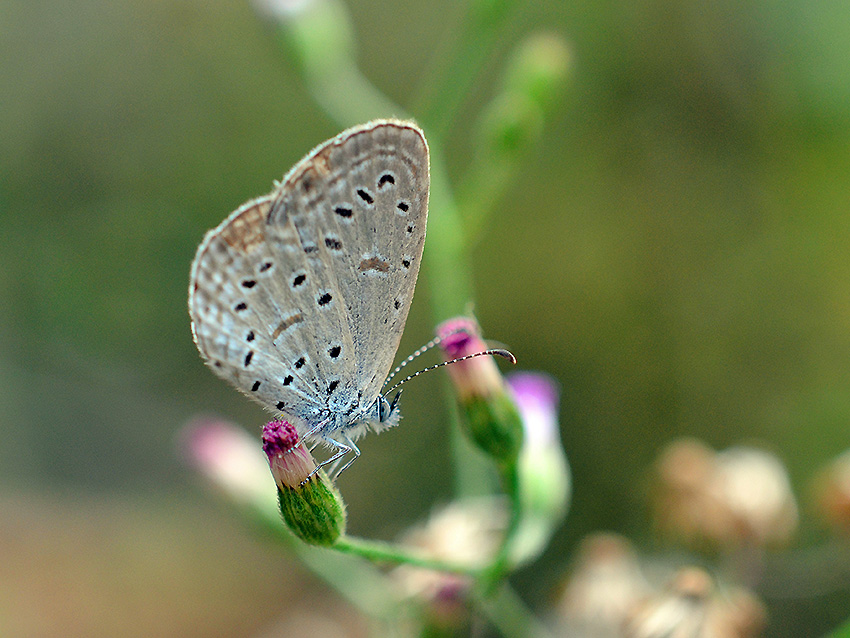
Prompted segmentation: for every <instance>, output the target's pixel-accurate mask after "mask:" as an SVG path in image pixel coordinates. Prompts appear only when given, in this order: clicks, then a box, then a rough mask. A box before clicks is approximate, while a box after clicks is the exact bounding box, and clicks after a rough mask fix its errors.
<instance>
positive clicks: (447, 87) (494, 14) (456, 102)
mask: <svg viewBox="0 0 850 638" xmlns="http://www.w3.org/2000/svg"><path fill="white" fill-rule="evenodd" d="M516 4H517V3H516V0H475V1H473V2H470V7H469V10H468V12H467V15H466V16H465V17H464V21H463V25H462V27H461V29H460V32H459V33H458V35H457V38H456V39H455V43H454V51H453V52H452V53H451V54H449V55H448V56H446V58H447V59H448V63H447V64H445V65H444V66H443V67H442V68H440V70H439V73H438V74H437V76H436V79H435V80H433V81H432V82H431V85H430V87H429V88H428V89H427V90H426V93H425V97H424V98H423V99H422V100H420V104H419V105H418V108H417V112H418V113H420V114H421V117H422V122H423V123H424V124H425V125H427V126H428V128H429V130H430V131H431V135H432V136H433V138H434V140H435V141H439V142H442V141H444V140H445V139H446V136H447V134H448V131H449V130H450V129H451V126H452V125H453V124H454V122H455V120H456V118H457V114H458V112H459V111H460V108H461V106H462V104H463V100H464V98H466V97H467V96H468V95H469V93H470V91H471V89H472V86H473V84H474V83H475V80H476V78H477V77H478V76H479V75H480V73H481V69H482V67H483V66H484V64H485V62H486V61H487V59H488V57H489V56H490V55H491V54H492V52H493V50H494V48H495V47H494V45H495V43H496V41H497V40H498V37H499V35H500V33H501V32H502V28H503V27H504V25H505V24H506V23H507V20H508V18H509V17H510V16H511V14H512V12H513V8H514V6H515V5H516Z"/></svg>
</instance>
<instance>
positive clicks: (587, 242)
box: [0, 0, 850, 637]
mask: <svg viewBox="0 0 850 638" xmlns="http://www.w3.org/2000/svg"><path fill="white" fill-rule="evenodd" d="M349 9H350V11H351V15H352V19H353V24H354V29H355V35H356V36H357V40H358V48H359V52H358V56H359V58H358V59H359V63H360V65H361V68H362V69H363V71H364V73H365V74H366V76H367V77H368V78H369V80H371V81H372V82H373V83H374V84H375V85H376V86H377V87H378V88H379V89H380V90H382V91H384V92H385V93H386V94H387V95H388V96H389V97H390V98H391V99H393V100H395V101H396V102H397V103H399V104H401V105H403V106H404V107H405V108H413V106H414V105H415V102H416V98H417V96H418V95H419V94H420V91H421V89H422V87H423V86H426V85H427V84H428V81H429V79H430V78H431V77H432V75H433V74H434V73H435V72H436V70H437V69H439V66H440V55H441V54H442V52H444V51H445V48H444V42H445V40H446V39H447V38H449V39H450V38H451V35H452V31H453V28H452V25H453V24H455V22H456V21H457V20H459V19H460V16H461V15H462V6H461V5H460V4H459V3H456V2H454V1H452V0H432V1H431V2H427V3H420V2H412V1H411V2H388V1H387V0H357V1H352V2H350V3H349ZM539 31H549V32H555V33H557V34H560V35H561V36H563V37H565V38H567V40H568V41H569V43H570V46H571V48H572V54H573V56H574V57H573V69H572V77H571V81H570V85H569V88H568V90H567V91H566V92H565V94H564V95H563V101H562V102H561V103H560V104H559V105H558V106H557V108H556V109H555V111H554V113H553V114H552V117H551V119H550V121H549V122H547V124H546V127H545V135H544V136H543V139H542V140H541V141H540V142H539V143H538V144H537V145H536V146H535V147H534V148H533V149H532V151H531V153H530V154H529V155H528V157H527V159H526V161H525V163H524V164H523V166H522V169H521V171H520V172H519V173H518V174H517V175H516V176H515V180H514V182H513V183H512V184H510V185H509V186H508V188H507V191H506V195H505V196H504V197H503V198H502V199H501V200H500V202H499V205H498V207H497V210H496V212H495V214H494V215H493V216H492V218H491V219H490V220H489V221H488V224H487V227H486V229H485V231H484V232H483V234H482V235H481V237H480V240H479V242H478V244H477V247H476V249H475V251H474V254H473V266H474V276H475V286H476V296H475V299H474V301H475V311H476V314H477V316H478V319H479V321H480V323H481V324H482V326H483V328H484V330H485V332H486V335H487V336H488V337H490V338H493V339H497V340H498V341H499V342H502V343H505V344H507V345H508V346H509V347H510V348H511V350H512V351H513V352H514V353H515V354H516V355H517V357H518V359H519V361H520V364H519V365H520V367H522V368H524V369H540V370H545V371H548V372H549V373H551V374H552V375H554V376H555V377H556V378H557V379H558V380H559V382H560V384H561V386H562V390H563V405H562V411H561V423H562V436H563V440H564V446H565V448H566V451H567V454H568V456H569V459H570V462H571V465H572V469H573V477H574V498H573V504H572V508H571V511H570V514H569V517H568V519H567V521H566V522H565V524H564V526H563V527H562V529H560V530H559V531H558V533H557V534H556V536H555V538H554V541H553V544H552V546H551V547H550V548H549V550H548V551H547V552H546V553H545V555H544V556H543V558H542V559H541V560H540V561H539V562H537V563H536V564H534V565H533V566H530V567H528V568H526V569H524V570H523V571H521V572H520V573H519V574H517V575H516V577H515V579H514V581H515V584H516V586H517V587H518V589H519V591H520V593H521V594H522V595H523V597H524V598H526V600H527V601H529V604H531V605H532V606H539V607H543V606H545V604H546V602H547V601H549V600H551V598H552V597H553V596H554V592H555V591H556V589H557V586H558V584H559V583H560V582H561V580H562V579H563V576H564V573H565V569H566V566H567V564H568V560H569V558H570V556H571V553H572V552H573V551H574V549H575V546H576V543H577V541H578V540H579V539H580V538H581V537H582V536H583V535H584V534H586V533H588V532H590V531H593V530H597V529H610V530H616V531H619V532H622V533H625V534H627V535H629V536H630V537H631V538H632V539H634V540H635V541H636V542H637V543H638V544H639V545H640V544H643V545H644V546H648V547H652V544H653V542H654V541H653V539H652V537H651V534H650V530H651V526H650V525H649V524H648V518H649V517H648V513H647V489H646V476H647V472H648V468H649V467H650V465H651V464H652V462H653V460H654V459H655V458H656V455H657V454H658V452H659V450H660V449H661V448H662V447H663V445H664V444H665V443H667V442H668V441H670V440H671V439H672V438H674V437H676V436H679V435H682V434H688V435H693V436H696V437H699V438H701V439H702V440H704V441H705V442H707V443H708V444H710V445H712V446H714V447H718V448H723V447H727V446H729V445H732V444H735V443H739V442H753V441H757V442H759V443H761V444H763V445H766V446H767V447H768V448H769V449H771V450H772V451H774V452H775V453H776V454H777V455H778V456H779V457H780V458H781V459H783V461H784V462H785V463H786V464H787V466H788V468H789V471H790V474H791V478H792V481H793V483H794V486H795V490H796V491H797V493H798V496H799V497H800V500H801V504H802V511H803V524H802V529H801V533H800V538H799V540H798V543H797V545H798V546H799V547H807V546H811V545H816V544H817V543H819V542H821V541H822V539H823V537H824V532H823V530H822V528H821V526H820V525H819V523H818V522H817V519H816V517H814V516H813V515H812V512H811V507H810V505H809V499H808V485H809V481H810V480H811V478H812V475H813V473H814V472H815V470H816V469H817V468H818V467H819V466H820V465H821V464H822V463H824V462H826V461H827V460H829V459H830V458H832V457H833V456H835V455H836V454H838V453H839V452H841V451H843V450H844V449H845V448H847V447H848V445H850V430H848V423H850V62H848V61H850V5H848V4H847V3H843V2H838V1H836V0H832V1H828V2H818V3H808V2H800V1H793V0H784V1H779V2H770V3H768V2H758V1H753V2H747V3H739V2H729V1H721V2H716V3H702V2H687V1H682V0H649V1H643V2H638V3H608V2H563V1H562V0H543V1H538V2H528V3H526V4H525V5H524V6H523V7H522V9H521V11H520V12H519V13H518V14H517V16H516V18H515V19H514V21H513V23H512V25H511V29H510V30H509V31H508V32H507V33H506V34H505V37H504V38H503V40H502V41H501V42H500V44H499V47H498V48H497V49H496V50H494V51H493V52H492V54H491V55H490V61H489V63H488V65H487V66H486V68H485V72H484V74H483V76H482V77H481V79H480V82H478V83H476V87H475V90H474V91H473V92H472V93H471V94H470V95H469V96H468V97H467V100H466V102H465V104H464V108H463V112H462V114H463V117H464V118H470V119H473V118H474V117H475V114H476V113H477V112H478V111H479V110H480V108H481V105H482V104H483V103H485V102H486V101H487V100H488V99H489V98H490V97H491V96H492V91H493V78H494V77H496V76H497V74H498V72H499V70H500V67H501V65H502V63H503V62H504V58H505V55H506V54H507V52H508V51H509V50H510V49H511V47H512V46H513V45H514V44H516V42H518V41H520V40H521V39H523V38H524V37H526V36H528V35H529V34H531V33H535V32H539ZM333 46H334V43H333V42H329V43H328V47H333ZM0 86H2V87H3V92H2V99H0V295H2V310H0V634H2V635H8V636H55V635H64V636H74V635H81V636H82V635H87V636H99V635H102V636H107V635H124V636H137V635H138V636H148V635H157V636H199V637H201V636H204V637H205V636H243V635H277V634H274V633H273V632H275V631H279V632H281V633H280V635H292V636H298V635H307V634H309V635H336V634H334V633H333V632H338V631H340V628H342V631H343V632H344V633H342V634H340V635H363V632H364V631H365V630H366V628H367V626H368V624H367V623H366V622H365V621H364V620H363V619H362V618H361V617H359V616H358V615H357V614H356V612H354V611H353V610H352V609H351V608H350V607H347V606H346V605H345V604H344V603H342V602H341V601H340V600H339V599H338V598H337V597H336V596H334V594H333V593H331V592H329V591H328V590H327V589H325V588H324V587H323V585H322V584H321V583H320V582H319V581H317V580H315V579H314V578H313V577H312V576H310V574H309V573H308V572H306V570H304V569H303V568H302V567H300V566H299V565H298V564H297V563H296V562H294V561H293V560H292V559H291V558H288V557H287V556H286V555H282V554H281V552H280V551H279V550H278V549H277V548H276V547H274V546H272V545H270V544H268V543H267V542H265V541H264V540H263V539H261V538H257V537H256V536H255V535H253V534H252V533H251V530H250V529H249V528H248V527H246V526H245V525H243V524H242V523H240V522H239V521H237V520H235V519H234V518H233V516H232V513H231V512H230V511H229V510H228V509H227V508H226V507H223V506H222V505H221V504H220V503H218V502H217V501H216V499H215V498H214V497H211V496H210V495H209V493H208V492H206V491H205V490H204V489H202V487H201V486H200V485H199V481H198V480H197V479H196V478H195V477H194V475H193V474H192V472H191V471H189V470H188V469H187V468H186V467H185V465H184V464H183V463H182V462H181V460H180V458H179V455H178V454H177V452H176V433H177V432H178V430H179V428H180V427H181V425H183V424H184V423H185V422H186V421H187V420H189V419H191V418H192V417H194V416H196V415H198V414H218V415H222V416H224V417H225V418H227V419H229V420H232V421H234V422H237V423H240V424H243V425H244V426H245V427H246V428H248V429H249V430H250V431H252V432H255V433H256V434H257V436H259V428H260V426H261V425H262V423H263V422H264V414H263V412H262V410H261V409H260V408H259V407H257V406H255V405H253V404H251V403H250V402H249V401H247V400H246V399H244V398H243V397H242V396H241V395H239V394H238V393H237V392H235V391H233V390H231V389H230V388H229V387H227V386H226V385H225V384H224V383H223V382H221V381H219V380H218V379H217V378H216V377H215V376H214V375H213V374H211V373H210V372H209V371H208V370H206V369H205V368H204V366H203V365H202V363H201V360H200V358H199V356H198V353H197V351H196V349H195V346H194V345H193V343H192V340H191V336H190V332H189V323H188V317H187V312H186V290H187V283H188V272H189V264H190V262H191V260H192V257H193V256H194V251H195V247H196V246H197V244H198V242H199V241H200V239H201V238H202V236H203V234H204V232H205V231H206V230H207V229H209V228H211V227H213V226H215V225H217V224H218V223H219V222H220V221H221V220H222V219H223V218H224V217H225V216H226V215H227V214H228V213H229V212H230V211H231V210H232V209H234V208H235V207H236V206H238V205H239V204H240V203H242V202H243V201H244V200H246V199H249V198H250V197H253V196H256V195H259V194H262V193H264V192H266V191H268V190H269V189H270V187H271V185H272V180H274V179H276V178H279V177H280V176H281V175H282V174H283V173H284V172H285V171H286V170H287V169H288V168H289V167H290V166H291V165H292V164H294V163H295V162H296V161H297V160H298V159H300V158H301V157H302V156H303V155H304V154H305V153H306V152H307V151H308V150H309V149H310V148H312V147H313V146H314V145H316V144H317V143H319V142H321V141H323V140H324V139H326V138H328V137H331V136H332V135H334V134H336V133H337V132H339V128H340V127H339V126H338V125H336V124H335V123H334V122H333V121H331V120H330V119H329V118H328V116H327V115H325V114H324V113H323V112H322V111H321V109H320V108H319V107H318V106H316V104H315V103H314V102H313V100H312V99H311V97H310V95H309V94H308V93H307V91H306V89H305V87H304V84H303V82H302V78H301V77H300V76H299V75H298V73H297V72H296V70H295V69H294V67H293V65H292V63H291V61H290V60H289V59H288V58H287V57H286V55H285V54H284V53H283V52H282V51H281V48H280V46H279V44H278V43H277V42H276V41H275V38H274V37H273V36H272V34H271V32H270V29H269V26H268V24H266V23H264V22H263V21H261V20H259V19H258V18H257V15H256V13H255V11H254V10H253V8H252V6H251V5H250V4H249V3H248V2H246V1H243V0H154V1H150V0H124V1H123V2H109V1H106V0H43V1H41V2H23V1H16V0H0ZM414 115H415V112H414ZM469 128H470V127H468V126H466V125H465V124H464V122H462V121H461V122H459V123H458V124H457V125H455V126H454V128H453V135H452V136H451V144H450V145H449V146H448V148H447V149H446V152H447V160H448V164H449V168H450V175H451V173H452V172H458V173H460V172H462V171H463V167H464V165H465V163H466V162H469V160H470V151H469V150H468V147H469V144H470V139H469V138H470V131H469ZM426 134H427V130H426ZM426 253H427V244H426ZM432 294H438V291H434V290H433V287H432V282H430V281H429V280H428V274H427V272H426V271H424V270H423V276H422V277H421V278H420V283H419V286H418V290H417V297H416V300H415V302H414V306H413V309H412V312H411V316H410V319H409V322H408V327H407V330H406V333H405V336H404V339H403V341H402V346H401V349H400V353H401V355H405V354H407V353H409V352H412V351H413V350H415V349H416V348H417V347H419V346H420V345H421V344H423V343H424V342H426V341H427V340H428V339H429V338H430V336H431V335H432V330H433V325H434V317H433V316H432V313H431V312H430V309H429V298H430V297H431V295H432ZM444 389H445V386H444V384H443V382H442V379H441V378H440V374H432V375H430V377H429V376H428V375H426V376H425V377H423V378H421V379H418V380H417V381H416V382H414V383H411V384H410V385H409V386H408V387H407V389H406V391H405V397H404V415H405V419H404V422H403V426H402V427H400V428H398V429H396V430H394V431H391V432H389V433H386V434H384V435H382V436H379V437H375V436H371V437H369V438H367V439H366V440H364V441H363V445H362V449H363V452H364V456H363V458H361V460H360V461H359V462H358V463H357V464H356V465H355V466H354V467H353V468H352V469H351V470H349V471H347V472H346V473H345V474H344V475H343V477H342V478H341V480H340V487H341V490H342V492H343V494H344V496H345V498H346V502H347V504H348V509H349V516H350V528H351V531H352V532H354V533H357V534H361V535H365V536H371V537H377V538H387V539H391V538H394V537H395V536H396V535H397V534H399V533H400V532H401V531H403V530H404V529H405V528H406V527H407V526H408V525H410V524H411V523H413V522H414V521H416V520H418V519H421V518H422V517H424V516H426V515H427V513H428V511H429V510H430V508H431V507H432V506H433V505H434V504H435V503H439V502H442V501H445V500H446V499H448V498H449V497H450V493H451V492H450V490H451V478H452V477H451V465H450V462H449V458H448V444H447V441H448V434H447V428H446V414H445V411H444V410H443V409H442V408H440V407H439V406H441V405H442V404H443V403H444V400H443V397H444ZM848 586H850V583H848ZM839 593H840V592H839ZM844 594H846V592H844ZM839 599H840V600H843V598H841V597H840V596H839V598H836V594H834V593H833V594H829V595H820V596H817V597H815V598H814V599H813V600H811V599H810V600H807V601H802V602H801V601H790V602H786V603H783V604H782V605H781V606H780V608H781V610H780V612H779V616H778V617H777V616H776V615H774V616H773V618H772V625H771V627H770V635H776V636H780V635H789V636H791V635H803V634H805V635H814V634H809V633H808V631H809V630H812V631H814V629H817V630H818V632H822V631H825V630H827V629H828V628H830V627H831V626H834V625H835V624H836V623H837V622H838V621H839V620H841V619H842V618H843V617H844V616H846V615H847V613H846V608H842V607H841V606H839V605H838V603H837V602H836V600H839ZM317 612H319V613H318V615H317ZM299 619H302V620H303V623H302V622H301V620H299ZM290 623H294V624H290ZM299 623H300V624H299ZM323 623H324V624H323ZM296 625H297V629H296ZM304 627H308V629H306V630H305V629H304ZM801 628H806V630H805V631H803V630H802V629H801ZM298 632H307V633H298ZM801 632H802V633H801Z"/></svg>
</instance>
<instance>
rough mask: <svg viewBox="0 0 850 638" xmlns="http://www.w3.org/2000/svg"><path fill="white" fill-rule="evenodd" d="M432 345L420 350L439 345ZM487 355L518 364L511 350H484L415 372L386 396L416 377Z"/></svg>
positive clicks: (399, 368)
mask: <svg viewBox="0 0 850 638" xmlns="http://www.w3.org/2000/svg"><path fill="white" fill-rule="evenodd" d="M435 341H437V343H439V341H441V340H436V339H435ZM431 343H433V342H429V343H427V344H425V345H424V346H422V348H420V349H419V350H422V351H423V352H425V351H427V350H430V349H431V348H433V347H434V346H435V345H437V343H434V344H433V345H431ZM429 346H430V347H429ZM419 350H417V351H416V352H414V353H413V354H412V355H410V356H409V357H408V358H407V359H405V360H404V361H403V362H402V364H401V365H399V366H398V368H396V369H395V370H394V371H393V373H392V374H391V375H390V377H389V378H390V379H391V378H392V377H393V376H395V374H396V373H397V372H398V371H399V370H401V369H402V368H403V367H404V366H405V365H407V364H408V363H410V361H413V359H415V358H416V357H418V356H419V354H422V353H421V352H419ZM417 353H419V354H417ZM487 354H489V355H496V356H499V357H504V358H505V359H507V360H508V361H510V362H511V363H513V364H516V357H515V356H514V355H513V354H512V353H511V351H510V350H505V349H504V348H494V349H493V350H484V351H483V352H476V353H474V354H468V355H466V356H465V357H458V358H457V359H452V360H451V361H443V362H442V363H437V364H434V365H432V366H428V367H427V368H423V369H422V370H419V371H418V372H414V373H413V374H411V375H408V376H406V377H405V378H404V379H402V380H401V381H399V382H398V383H396V384H395V385H394V386H393V387H391V388H390V389H389V390H387V391H386V392H385V393H384V394H392V392H393V390H395V389H397V388H399V387H401V386H402V385H403V384H405V383H407V382H408V381H410V380H411V379H413V378H414V377H418V376H419V375H420V374H423V373H424V372H430V371H431V370H436V369H437V368H442V367H443V366H448V365H451V364H453V363H458V362H460V361H466V360H467V359H472V358H474V357H482V356H484V355H487ZM387 381H389V379H387ZM384 385H386V384H384Z"/></svg>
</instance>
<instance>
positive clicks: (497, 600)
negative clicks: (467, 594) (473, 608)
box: [477, 584, 554, 638]
mask: <svg viewBox="0 0 850 638" xmlns="http://www.w3.org/2000/svg"><path fill="white" fill-rule="evenodd" d="M477 603H478V606H479V608H480V609H481V610H482V611H483V612H484V614H485V615H486V616H487V619H488V620H489V621H490V622H491V623H493V626H495V627H496V629H498V630H499V633H501V634H502V635H503V636H505V638H554V635H553V634H552V632H551V631H550V630H549V628H548V627H546V626H545V625H544V624H543V623H541V622H540V621H539V620H537V618H536V617H535V616H534V614H533V613H532V611H531V610H530V609H529V608H528V607H527V606H526V604H525V603H524V602H523V600H522V599H521V598H520V597H519V596H517V594H516V592H514V591H513V590H512V589H511V588H510V587H509V586H508V585H507V584H504V585H502V586H501V587H499V588H498V589H496V590H495V591H494V592H493V594H492V595H491V596H488V597H482V598H479V599H478V600H477Z"/></svg>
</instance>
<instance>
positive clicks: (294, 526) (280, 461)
mask: <svg viewBox="0 0 850 638" xmlns="http://www.w3.org/2000/svg"><path fill="white" fill-rule="evenodd" d="M263 450H264V451H265V453H266V455H267V456H268V458H269V466H270V467H271V471H272V476H273V477H274V480H275V483H276V484H277V496H278V502H279V504H280V513H281V515H282V516H283V520H284V521H285V522H286V524H287V525H288V526H289V529H290V530H292V532H293V533H294V534H295V535H296V536H297V537H298V538H300V539H301V540H303V541H305V542H307V543H310V544H312V545H325V546H329V545H333V544H334V543H335V542H336V540H337V539H338V538H339V537H340V536H341V535H342V534H344V533H345V505H344V503H343V501H342V497H341V496H340V494H339V492H338V491H337V489H336V487H334V485H333V483H331V481H330V480H329V479H328V477H327V475H326V474H325V472H324V471H323V470H321V469H320V470H317V469H316V461H315V460H313V457H312V455H311V454H310V452H309V451H308V450H307V448H306V447H305V446H303V445H300V444H299V439H298V431H297V430H296V429H295V427H294V426H293V425H291V424H290V423H289V422H287V421H271V422H270V423H267V424H266V426H265V427H264V428H263Z"/></svg>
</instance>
